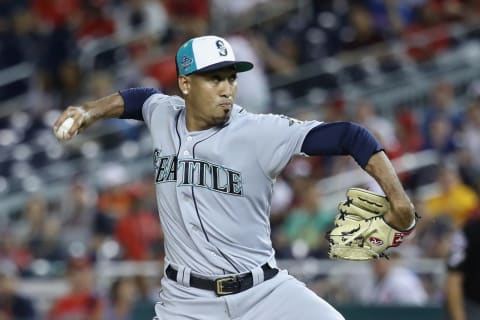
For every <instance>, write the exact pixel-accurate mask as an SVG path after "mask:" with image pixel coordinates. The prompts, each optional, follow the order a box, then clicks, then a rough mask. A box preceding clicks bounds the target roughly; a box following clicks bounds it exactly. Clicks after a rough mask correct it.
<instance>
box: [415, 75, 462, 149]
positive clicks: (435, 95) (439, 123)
mask: <svg viewBox="0 0 480 320" xmlns="http://www.w3.org/2000/svg"><path fill="white" fill-rule="evenodd" d="M430 99H431V101H430V105H429V106H428V107H427V109H426V110H425V112H424V115H423V122H422V135H423V137H424V139H425V148H427V149H428V148H433V149H436V150H439V151H443V153H445V152H447V153H448V152H451V151H452V150H454V148H455V146H456V145H455V141H454V132H455V130H458V129H459V128H460V126H461V124H462V117H461V108H460V107H459V106H458V104H457V102H456V97H455V92H454V88H453V86H452V84H451V83H449V82H447V81H438V82H437V83H435V85H434V86H433V87H432V89H431V91H430Z"/></svg>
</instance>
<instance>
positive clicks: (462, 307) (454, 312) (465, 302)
mask: <svg viewBox="0 0 480 320" xmlns="http://www.w3.org/2000/svg"><path fill="white" fill-rule="evenodd" d="M479 252H480V220H479V219H475V220H471V221H469V222H468V223H467V224H466V225H465V226H464V228H463V229H462V230H459V231H458V232H457V233H456V234H455V236H454V237H453V238H452V241H451V247H450V254H449V257H448V260H447V268H448V271H447V277H446V284H445V295H446V303H447V308H448V313H449V315H450V317H449V319H450V320H474V319H475V320H476V319H480V291H479V290H478V288H480V276H479V272H478V270H480V255H479V254H478V253H479Z"/></svg>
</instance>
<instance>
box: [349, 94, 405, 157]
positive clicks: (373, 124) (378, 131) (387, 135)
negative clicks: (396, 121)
mask: <svg viewBox="0 0 480 320" xmlns="http://www.w3.org/2000/svg"><path fill="white" fill-rule="evenodd" d="M353 119H355V122H358V123H359V124H361V125H363V126H365V127H366V128H368V129H369V130H370V131H372V132H373V133H374V134H375V136H377V137H378V138H380V139H379V140H381V143H382V146H384V148H385V151H386V152H387V154H388V155H389V156H390V157H392V155H394V154H395V152H397V150H398V149H399V143H398V140H397V137H396V136H395V128H394V127H393V124H392V122H391V121H389V120H387V119H386V118H384V117H382V116H381V115H380V114H379V112H378V111H377V110H376V109H375V106H374V104H373V102H372V101H370V100H367V99H364V100H361V101H359V102H358V103H356V104H355V106H354V116H353ZM393 158H394V157H393Z"/></svg>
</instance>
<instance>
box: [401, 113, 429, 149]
mask: <svg viewBox="0 0 480 320" xmlns="http://www.w3.org/2000/svg"><path fill="white" fill-rule="evenodd" d="M397 108H399V109H400V111H399V112H396V113H395V136H396V138H397V140H398V141H401V143H400V148H401V149H402V153H413V152H417V151H420V149H421V148H422V146H423V137H422V133H421V131H420V127H419V123H418V120H417V117H416V115H415V113H414V112H413V111H411V110H407V108H403V107H401V106H400V107H397Z"/></svg>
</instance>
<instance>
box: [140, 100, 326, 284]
mask: <svg viewBox="0 0 480 320" xmlns="http://www.w3.org/2000/svg"><path fill="white" fill-rule="evenodd" d="M142 112H143V117H144V120H145V123H146V124H147V126H148V128H149V130H150V132H151V135H152V139H153V149H154V151H153V162H154V167H155V183H156V192H157V203H158V210H159V214H160V220H161V223H162V228H163V232H164V235H165V252H166V260H167V261H168V262H170V263H173V264H175V265H179V266H185V267H188V268H190V269H191V270H192V271H193V272H195V273H197V274H203V275H212V276H213V275H222V274H230V273H240V272H246V271H249V270H252V269H254V268H256V267H258V266H260V265H262V264H264V263H265V262H267V261H272V259H274V250H273V248H272V243H271V240H270V223H269V216H270V200H271V196H272V188H273V184H274V182H275V178H276V176H277V175H278V174H279V173H280V172H281V170H282V169H283V168H284V167H285V166H286V165H287V163H288V162H289V161H290V159H291V158H292V156H294V155H297V154H300V153H301V146H302V143H303V141H304V138H305V136H306V135H307V133H308V132H309V131H310V129H312V128H313V127H315V126H317V125H319V124H320V122H318V121H305V122H301V121H298V120H295V119H291V118H288V117H285V116H280V115H273V114H268V115H267V114H263V115H261V114H252V113H249V112H247V111H246V110H245V109H243V108H241V107H239V106H237V105H234V107H233V109H232V112H231V116H230V119H229V121H228V122H227V123H226V124H225V125H224V126H222V127H214V128H210V129H208V130H203V131H196V132H189V131H188V130H187V128H186V125H185V102H184V100H183V99H182V98H180V97H176V96H168V95H164V94H154V95H152V96H150V97H149V98H148V99H147V100H146V101H145V103H144V105H143V109H142Z"/></svg>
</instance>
